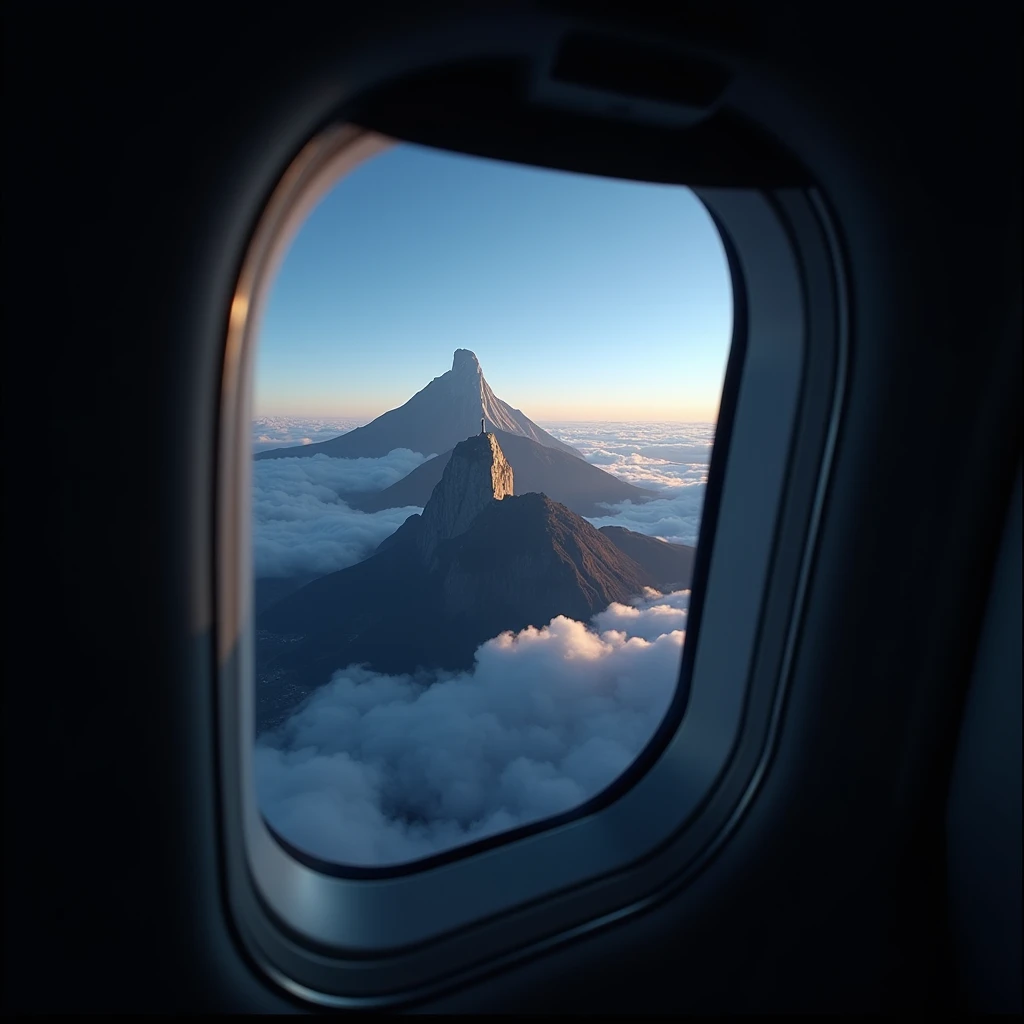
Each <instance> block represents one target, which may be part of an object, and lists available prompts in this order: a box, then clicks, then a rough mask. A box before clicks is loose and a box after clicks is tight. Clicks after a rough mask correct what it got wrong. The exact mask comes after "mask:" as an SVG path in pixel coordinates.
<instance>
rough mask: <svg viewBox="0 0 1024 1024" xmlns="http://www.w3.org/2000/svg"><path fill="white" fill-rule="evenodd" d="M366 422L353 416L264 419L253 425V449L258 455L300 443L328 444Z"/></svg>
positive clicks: (262, 417)
mask: <svg viewBox="0 0 1024 1024" xmlns="http://www.w3.org/2000/svg"><path fill="white" fill-rule="evenodd" d="M365 422H366V421H365V420H363V419H357V418H353V417H350V416H340V417H330V418H328V419H317V418H299V417H294V416H260V417H258V418H257V419H255V420H253V422H252V447H253V451H255V452H262V451H266V450H267V449H268V448H291V447H293V446H295V445H299V444H313V443H314V442H315V441H328V440H330V439H331V438H332V437H338V436H339V435H340V434H344V433H346V432H347V431H349V430H353V429H354V428H355V427H361V426H362V425H363V424H364V423H365Z"/></svg>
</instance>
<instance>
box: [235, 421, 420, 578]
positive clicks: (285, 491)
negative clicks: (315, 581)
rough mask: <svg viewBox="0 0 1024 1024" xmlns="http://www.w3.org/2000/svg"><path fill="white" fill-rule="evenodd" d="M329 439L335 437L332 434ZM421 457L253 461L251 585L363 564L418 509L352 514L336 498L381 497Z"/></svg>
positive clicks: (398, 452)
mask: <svg viewBox="0 0 1024 1024" xmlns="http://www.w3.org/2000/svg"><path fill="white" fill-rule="evenodd" d="M335 436H336V435H335ZM425 461H426V456H423V455H420V454H419V453H418V452H411V451H409V450H408V449H407V448H397V449H395V451H393V452H390V453H389V454H387V455H385V456H384V457H383V458H380V459H332V458H330V457H328V456H327V455H323V454H319V453H318V454H317V455H312V456H309V457H308V458H282V459H259V460H255V461H254V462H253V464H252V468H253V570H254V575H255V577H256V579H266V578H282V577H289V576H306V575H312V574H316V575H323V574H325V573H329V572H335V571H336V570H338V569H344V568H346V566H349V565H354V564H355V563H356V562H360V561H362V560H363V559H364V558H366V557H367V556H368V555H369V554H370V553H371V552H372V551H373V549H374V548H375V547H376V546H377V545H378V544H380V542H381V541H382V540H384V538H385V537H389V536H390V535H391V534H392V533H394V532H395V530H397V529H398V527H399V526H401V525H402V523H404V522H405V520H406V518H407V517H408V516H411V515H413V514H414V513H417V512H422V511H423V510H422V509H421V508H417V507H413V506H409V507H407V508H389V509H384V510H383V511H381V512H373V513H367V512H359V511H357V510H356V509H354V508H351V507H350V506H349V505H348V504H346V502H345V501H344V500H343V499H342V498H341V497H340V495H342V494H346V493H347V494H353V493H357V492H360V491H380V490H383V489H384V488H385V487H388V486H390V485H391V484H393V483H395V482H396V481H398V480H401V479H402V477H404V476H406V475H407V474H408V473H411V472H412V471H413V470H414V469H415V468H416V467H417V466H418V465H420V463H422V462H425Z"/></svg>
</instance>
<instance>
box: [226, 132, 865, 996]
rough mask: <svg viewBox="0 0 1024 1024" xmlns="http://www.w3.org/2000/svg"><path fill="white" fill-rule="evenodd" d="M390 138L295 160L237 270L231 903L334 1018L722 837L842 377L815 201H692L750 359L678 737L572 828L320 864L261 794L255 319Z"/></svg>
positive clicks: (249, 940)
mask: <svg viewBox="0 0 1024 1024" xmlns="http://www.w3.org/2000/svg"><path fill="white" fill-rule="evenodd" d="M389 144H390V140H388V139H386V138H385V137H383V136H380V135H377V134H375V133H373V132H368V131H363V130H362V129H359V128H356V127H354V126H352V125H340V126H336V127H332V128H328V129H327V130H326V131H324V132H322V133H320V134H319V135H318V136H317V137H316V138H315V139H314V140H313V141H312V142H311V143H309V144H308V145H307V147H306V148H305V149H304V150H303V151H302V152H301V153H300V154H299V156H298V157H297V158H296V160H295V161H294V162H293V163H292V165H291V166H290V167H289V168H288V170H287V171H286V173H285V175H284V176H283V178H282V180H281V182H280V184H279V186H278V188H277V189H276V190H275V192H274V194H273V195H272V196H271V198H270V200H269V202H268V204H267V206H266V209H265V211H264V213H263V216H262V218H261V219H260V221H259V224H258V225H257V228H256V231H255V233H254V235H253V239H252V242H251V244H250V246H249V249H248V255H247V257H246V260H245V262H244V263H243V266H242V270H241V274H240V278H239V284H238V288H237V289H236V293H235V297H234V300H233V302H232V306H231V313H230V317H229V327H228V336H227V342H226V347H225V357H224V372H223V378H222V394H221V427H220V438H219V446H218V474H217V486H218V501H217V506H218V507H217V513H216V519H217V543H218V549H217V561H218V566H217V581H218V595H217V600H218V667H219V672H218V675H219V679H218V717H219V730H220V767H221V778H222V790H221V796H220V799H221V810H222V823H223V835H222V838H223V849H224V857H225V880H226V883H227V890H228V897H229V901H230V904H231V910H232V915H233V918H234V921H235V924H236V926H237V928H238V931H239V934H240V936H241V937H242V940H243V943H244V945H245V946H246V947H247V949H248V950H249V952H250V954H251V955H252V956H253V957H254V959H255V960H256V961H257V962H258V963H259V964H260V966H261V967H262V969H263V970H264V971H265V972H266V973H267V974H268V975H269V976H270V977H272V978H273V979H274V980H275V981H276V982H277V983H278V984H279V985H280V986H282V987H283V988H285V989H286V990H288V991H290V992H292V993H293V994H294V995H297V996H299V997H301V998H303V999H305V1000H308V1001H312V1002H316V1003H320V1004H322V1005H331V1006H338V1007H343V1006H353V1007H355V1006H374V1005H390V1004H393V1003H395V1002H401V1001H402V1000H408V999H413V998H416V996H417V994H422V993H424V992H428V991H429V992H433V991H436V990H437V989H438V986H443V985H444V984H446V983H447V982H450V981H451V979H453V978H454V977H456V976H459V977H464V976H465V975H466V974H467V973H471V972H473V971H478V970H483V969H485V968H486V967H487V966H488V965H491V966H493V964H495V963H497V962H498V961H499V960H500V959H501V958H503V957H510V956H518V955H525V953H526V952H527V951H528V950H529V949H530V948H535V947H536V943H538V942H540V941H546V942H550V941H554V939H552V936H558V937H560V939H559V940H560V941H569V940H570V939H571V937H572V935H573V934H574V933H575V932H577V931H578V930H579V929H581V928H593V927H598V926H600V924H601V923H602V922H607V920H610V919H612V918H615V917H617V916H619V915H621V914H622V913H625V912H629V910H633V911H636V910H639V909H642V907H643V905H644V904H645V901H650V900H652V899H655V898H657V894H658V893H663V892H665V891H667V890H668V888H670V887H671V886H673V885H677V884H679V883H680V881H681V880H683V879H684V878H685V877H686V876H687V875H688V874H689V873H692V872H693V871H694V870H697V869H698V867H699V864H700V863H701V858H706V857H707V856H710V855H712V853H713V851H714V850H715V849H717V848H718V846H720V844H721V843H722V842H723V841H724V839H725V838H726V837H727V835H728V832H729V830H730V829H731V828H733V827H735V824H736V822H737V821H738V820H739V818H740V817H741V816H742V813H743V810H744V808H745V807H746V806H747V805H748V804H749V801H750V800H751V799H752V796H753V793H754V792H755V790H756V786H757V784H758V782H759V779H760V778H761V777H762V776H763V774H764V772H765V770H766V768H767V765H768V758H769V757H770V749H771V743H770V740H771V736H772V734H773V730H774V729H777V728H778V723H779V721H780V714H781V709H782V706H783V703H782V702H783V697H784V683H785V679H786V677H787V671H788V670H787V665H788V660H789V659H791V658H792V652H793V645H794V642H795V637H796V635H797V634H796V630H797V629H798V625H799V614H798V610H799V606H800V601H801V596H802V588H803V581H804V580H806V576H807V573H808V571H809V567H810V563H811V559H812V557H813V548H814V537H815V529H816V522H817V517H818V516H819V515H820V511H821V507H822V503H823V501H824V495H825V488H826V485H827V475H828V466H829V463H830V458H831V451H832V448H833V447H834V444H835V441H836V436H837V431H838V423H839V415H840V412H841V406H842V394H843V390H844V383H845V369H844V367H845V359H846V355H845V324H844V315H845V314H844V308H845V307H844V303H843V297H842V296H843V278H842V270H841V267H842V260H841V254H840V252H839V247H838V243H837V241H836V238H835V236H834V234H833V233H832V231H831V229H830V227H829V218H828V215H827V211H826V208H825V204H824V202H823V201H822V199H821V197H820V196H818V195H817V194H816V193H814V191H813V190H811V189H797V188H790V189H783V190H776V191H773V192H762V191H757V190H753V189H740V188H736V189H724V188H694V189H693V191H694V192H695V193H696V195H697V196H698V198H700V199H701V201H702V202H703V203H704V205H705V206H706V208H707V209H708V210H709V212H710V213H711V216H712V218H713V219H714V221H715V223H716V225H717V226H718V229H719V233H720V235H721V236H722V239H723V243H724V244H725V246H726V250H727V252H728V254H729V258H730V269H731V271H732V276H733V296H734V335H735V336H734V339H733V351H734V352H739V353H741V354H742V361H743V366H742V370H741V372H740V376H739V381H738V389H737V394H736V397H735V409H734V411H733V416H732V419H731V422H730V423H729V424H727V425H723V424H722V423H721V421H720V431H721V432H722V433H724V432H725V430H727V431H728V433H729V434H730V440H729V444H728V452H727V453H726V451H725V450H724V448H719V446H718V444H717V443H716V445H715V450H714V452H713V454H712V473H714V472H715V471H716V466H717V465H718V464H722V465H721V469H722V470H724V476H723V478H722V488H721V495H720V500H719V502H718V507H717V509H715V510H706V511H705V523H702V527H701V542H700V544H699V546H698V556H697V557H698V559H701V558H702V557H703V558H704V559H706V560H707V578H706V583H705V589H704V593H703V597H702V602H703V609H702V614H701V618H702V621H701V623H700V639H699V643H697V644H696V645H695V646H694V645H693V644H691V643H690V640H689V637H688V641H687V644H686V647H687V648H689V649H690V650H691V655H692V658H693V664H692V675H691V678H690V686H689V694H688V706H687V707H686V710H685V714H683V716H682V718H681V720H680V721H679V723H678V727H677V728H676V730H675V732H674V734H673V735H672V736H671V738H670V739H669V740H668V742H667V745H666V746H665V748H664V749H663V751H662V752H661V753H660V755H659V756H658V757H657V759H656V761H655V763H654V764H652V765H650V766H649V767H648V770H647V771H646V772H645V773H644V774H643V775H642V776H641V777H640V778H639V779H637V780H636V781H635V783H634V784H633V785H632V786H631V788H629V789H628V790H627V791H626V792H624V793H621V794H620V795H619V796H618V798H617V799H615V800H614V801H612V802H610V803H607V804H606V805H605V806H602V807H600V809H598V810H593V811H589V812H588V811H587V807H586V805H584V808H583V809H582V811H580V812H577V813H576V814H575V815H573V816H572V818H571V820H568V821H561V822H559V823H558V824H556V825H554V826H548V825H547V823H544V822H542V823H539V825H540V828H539V830H535V831H533V832H532V834H529V835H525V836H517V835H516V834H515V833H512V834H510V835H509V837H508V838H507V839H506V838H505V837H501V838H502V840H504V841H502V842H500V843H497V844H494V845H492V846H490V847H489V848H487V849H483V850H480V851H477V852H468V853H466V854H461V852H460V855H459V856H457V857H453V858H451V859H446V860H445V862H444V863H440V864H437V865H431V866H428V867H425V868H423V869H417V866H416V864H412V865H410V866H409V867H410V868H411V869H412V870H402V871H401V872H397V873H388V874H387V875H386V877H341V876H339V875H337V874H327V873H324V872H321V871H318V870H316V869H315V868H314V867H311V866H310V865H309V864H308V863H304V862H303V861H301V860H299V859H297V858H296V857H294V856H292V855H291V854H290V853H289V852H288V851H287V849H286V848H285V847H284V846H283V845H282V844H281V843H280V842H279V841H278V840H277V839H276V838H275V836H274V835H272V834H271V832H270V830H269V829H268V827H267V826H266V824H265V822H264V821H263V819H262V816H261V815H260V813H259V809H258V807H257V805H256V800H255V793H254V787H253V785H252V770H251V756H252V722H253V715H254V695H253V686H252V679H253V642H252V640H253V634H252V629H253V626H252V615H251V600H252V566H251V543H250V540H251V535H250V524H249V508H250V505H249V502H250V493H251V487H250V483H251V450H250V446H249V420H250V418H251V417H250V410H251V396H252V386H251V385H252V370H253V354H254V349H255V344H254V335H255V325H256V324H257V323H258V320H259V313H260V305H261V302H262V301H263V298H264V297H265V294H266V291H267V288H266V285H268V284H269V283H270V281H271V280H272V279H273V277H274V273H275V270H276V265H277V262H278V261H279V260H280V258H281V256H282V255H283V251H284V248H285V243H286V240H287V239H288V238H289V237H290V235H291V233H293V232H294V231H296V230H297V229H298V227H299V226H300V225H301V223H302V222H303V221H304V220H305V217H306V215H307V214H308V212H309V210H310V209H311V208H312V206H313V205H314V204H315V202H316V201H318V199H319V198H320V196H321V195H322V193H323V191H325V190H326V189H327V188H329V187H331V186H333V184H335V183H336V182H337V180H338V178H339V177H340V176H341V175H342V174H343V173H344V172H345V171H346V170H348V169H351V168H352V167H354V166H355V165H357V164H358V163H360V162H362V161H363V160H365V159H367V158H369V157H370V156H372V155H374V154H375V153H376V152H379V151H380V150H381V149H382V148H384V147H386V146H387V145H389ZM680 184H683V183H682V182H680ZM812 340H813V343H812ZM730 358H732V357H730ZM723 426H725V430H723V429H722V428H723ZM726 455H727V458H726ZM723 460H724V463H723ZM709 519H713V521H708V520H709ZM780 530H781V531H782V532H780ZM712 535H713V538H712ZM708 538H712V540H713V542H712V543H711V546H710V548H708V545H707V542H706V541H707V539H708ZM701 547H704V548H705V551H704V553H703V555H702V552H701V550H700V549H701ZM686 656H687V655H686V654H684V658H685V657H686ZM652 807H656V808H660V809H662V812H663V813H658V814H652V813H651V811H650V809H651V808H652ZM666 808H671V812H670V813H668V812H666V811H665V809H666ZM495 878H500V879H501V880H502V882H501V885H500V886H498V885H495V884H494V879H495Z"/></svg>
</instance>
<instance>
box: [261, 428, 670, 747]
mask: <svg viewBox="0 0 1024 1024" xmlns="http://www.w3.org/2000/svg"><path fill="white" fill-rule="evenodd" d="M513 490H514V477H513V470H512V468H511V466H510V465H509V463H508V462H507V460H506V459H505V456H504V453H503V452H502V449H501V446H500V445H499V443H498V440H497V438H496V437H495V435H494V434H493V433H492V434H479V435H476V436H474V437H471V438H469V439H468V440H465V441H463V442H461V443H460V444H458V445H456V446H455V449H454V450H453V452H452V454H451V458H450V459H449V460H448V462H447V464H446V465H445V467H444V471H443V473H442V476H441V479H440V480H439V481H438V483H437V485H436V486H435V487H434V490H433V492H432V494H431V496H430V499H429V501H428V502H427V504H426V507H425V508H424V511H423V514H422V515H414V516H410V517H409V518H408V519H407V520H406V521H405V523H403V525H402V526H401V527H400V528H399V529H398V530H397V531H396V532H395V534H393V535H392V537H390V538H389V539H388V541H386V542H385V543H384V544H382V545H381V546H380V547H379V548H378V549H377V551H376V552H375V553H374V554H373V555H372V556H371V557H370V558H368V559H366V560H365V561H363V562H360V563H358V564H357V565H353V566H350V567H349V568H347V569H342V570H340V571H338V572H334V573H330V574H329V575H327V576H322V577H320V578H319V579H317V580H314V581H313V582H311V583H308V584H307V585H305V586H303V587H301V588H300V589H298V590H297V591H295V592H293V593H291V594H288V595H287V596H285V597H283V598H282V599H281V600H280V601H278V602H277V603H276V604H274V605H273V606H272V607H270V608H268V609H267V610H265V611H264V612H263V613H262V614H261V615H259V616H258V617H257V620H256V627H257V665H258V670H257V723H256V724H257V730H258V731H262V730H264V729H267V728H271V727H273V726H275V725H277V724H279V723H280V722H281V721H282V720H283V719H284V717H286V716H287V715H288V714H289V713H290V712H291V711H292V710H293V709H294V708H295V706H296V704H298V703H299V702H301V700H302V699H303V698H304V697H305V696H307V695H308V694H309V693H311V692H312V691H313V690H314V689H315V688H316V687H318V686H321V685H323V684H325V683H327V682H328V681H329V680H330V678H331V675H332V674H333V673H334V672H335V671H337V670H338V669H342V668H345V667H346V666H348V665H351V664H364V665H367V666H368V667H369V668H371V669H374V670H376V671H379V672H387V673H416V672H418V671H420V670H427V671H431V670H439V669H443V670H459V669H466V668H469V667H470V666H471V665H472V663H473V655H474V652H475V651H476V649H477V647H479V645H480V644H482V643H483V642H484V641H486V640H489V639H491V638H492V637H495V636H497V635H499V634H500V633H502V632H504V631H506V630H513V631H517V630H521V629H525V628H526V627H527V626H537V627H540V626H544V625H546V624H547V623H548V622H550V621H551V619H552V618H554V617H555V616H557V615H566V616H569V617H571V618H574V619H579V620H582V621H584V622H585V621H587V620H589V619H590V617H591V616H592V615H594V614H595V613H597V612H599V611H603V610H604V609H605V608H607V607H608V605H609V604H611V603H612V602H613V601H620V602H625V601H628V600H629V599H630V598H631V597H634V596H636V595H638V594H641V593H643V592H644V590H645V589H646V588H648V587H653V586H655V585H656V576H657V575H661V573H652V572H650V571H648V570H647V569H645V568H644V567H643V566H641V565H640V564H638V562H637V561H635V560H634V559H632V558H631V557H629V556H628V555H627V554H625V553H624V552H623V551H622V550H620V548H619V547H617V546H616V545H615V544H614V543H613V542H612V541H611V540H610V539H609V538H608V536H606V535H605V534H604V533H602V532H601V531H600V530H597V529H595V527H593V526H591V525H590V523H588V522H587V521H586V520H585V519H583V518H581V517H580V516H579V515H577V514H576V513H575V512H573V511H571V510H570V509H568V508H567V507H566V506H565V505H562V504H559V503H558V502H555V501H552V500H551V498H549V497H548V496H546V495H544V494H539V493H528V494H522V495H518V496H517V495H515V494H514V493H513ZM627 532H628V531H627ZM657 543H662V544H663V543H664V542H657ZM664 546H665V548H669V547H670V545H664Z"/></svg>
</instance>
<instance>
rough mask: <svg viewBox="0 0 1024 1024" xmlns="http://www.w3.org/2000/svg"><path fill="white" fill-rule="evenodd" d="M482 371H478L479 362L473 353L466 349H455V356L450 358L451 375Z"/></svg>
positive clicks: (480, 371)
mask: <svg viewBox="0 0 1024 1024" xmlns="http://www.w3.org/2000/svg"><path fill="white" fill-rule="evenodd" d="M483 372H484V371H483V370H481V369H480V360H479V359H477V357H476V353H475V352H470V350H469V349H468V348H457V349H456V350H455V355H454V356H453V357H452V373H460V374H461V373H480V374H482V373H483Z"/></svg>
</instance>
